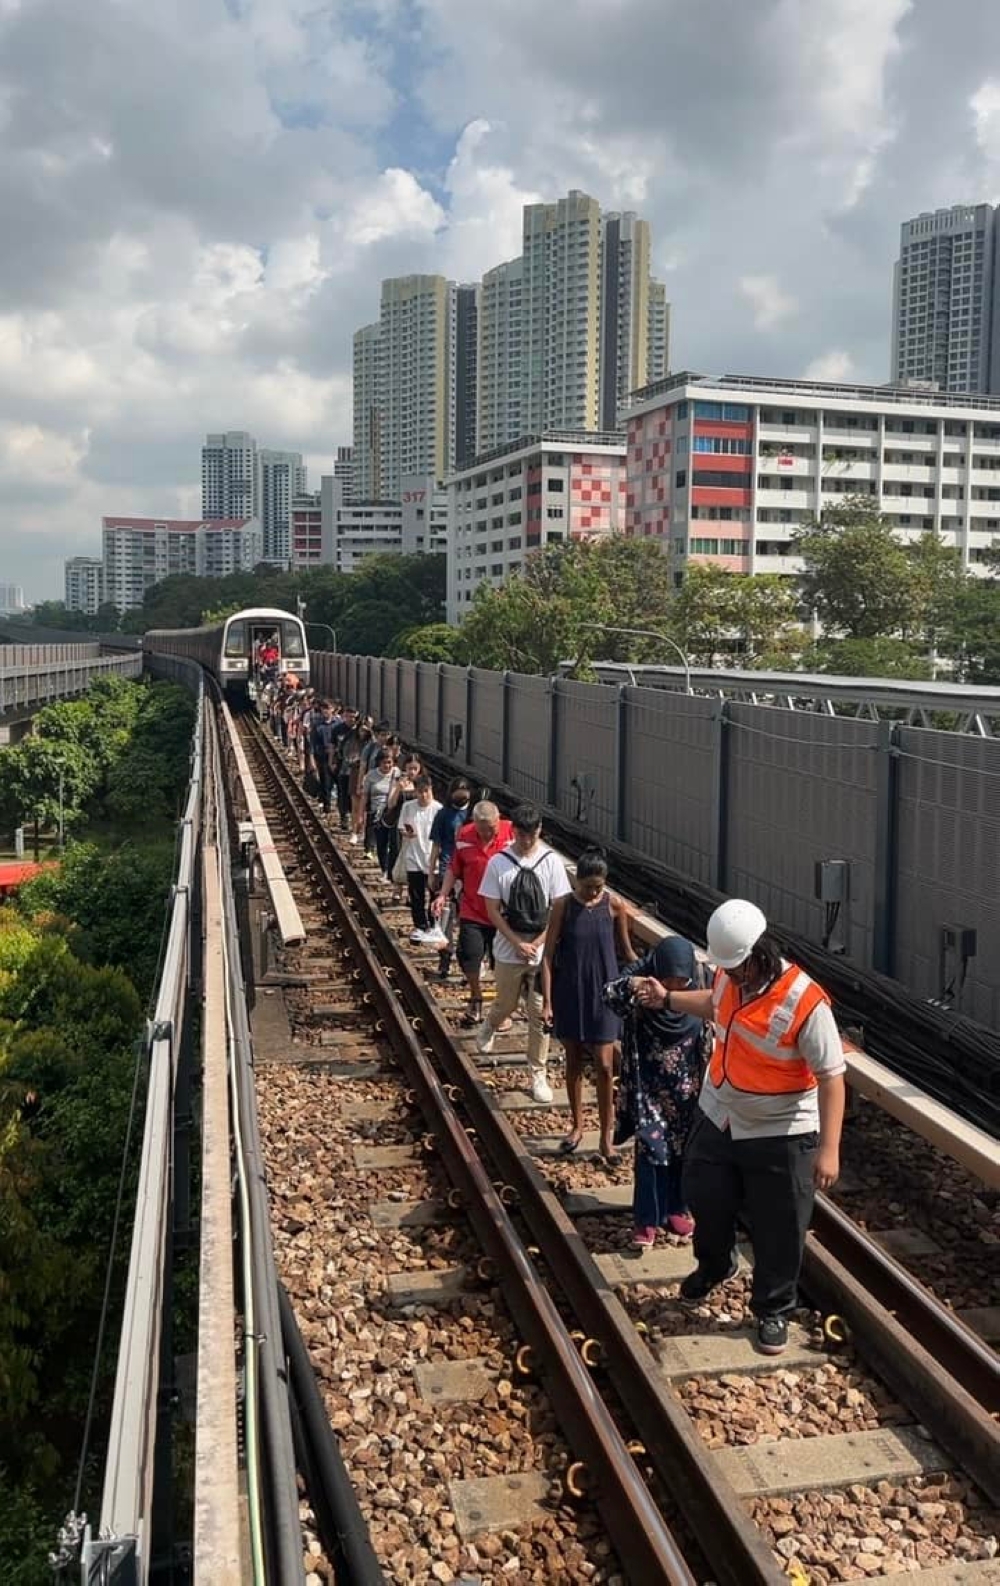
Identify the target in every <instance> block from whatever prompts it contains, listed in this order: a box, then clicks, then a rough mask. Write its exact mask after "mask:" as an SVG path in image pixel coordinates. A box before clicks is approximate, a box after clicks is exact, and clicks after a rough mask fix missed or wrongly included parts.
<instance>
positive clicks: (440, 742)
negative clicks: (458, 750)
mask: <svg viewBox="0 0 1000 1586" xmlns="http://www.w3.org/2000/svg"><path fill="white" fill-rule="evenodd" d="M444 665H445V664H444V662H443V661H439V662H438V669H437V679H438V686H437V747H438V754H442V753H443V752H444V745H445V738H444Z"/></svg>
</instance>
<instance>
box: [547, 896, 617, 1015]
mask: <svg viewBox="0 0 1000 1586" xmlns="http://www.w3.org/2000/svg"><path fill="white" fill-rule="evenodd" d="M617 975H618V956H617V952H616V949H615V921H614V915H613V914H612V912H611V899H610V898H609V897H608V895H607V893H605V894H604V895H603V897H601V898H600V899H599V900H598V901H597V903H595V904H594V906H593V907H592V908H589V909H588V908H587V907H586V906H585V905H584V904H582V903H580V902H579V901H578V900H577V899H576V898H575V897H573V895H572V894H570V896H569V897H568V898H567V899H566V912H565V914H564V915H563V928H562V935H561V936H560V938H559V945H558V947H557V948H556V954H555V962H554V965H553V974H552V1020H553V1024H554V1025H555V1033H556V1035H557V1036H558V1037H559V1039H560V1040H562V1041H589V1042H592V1043H593V1044H594V1045H595V1046H596V1045H600V1046H606V1045H608V1044H609V1043H610V1042H612V1041H617V1040H618V1039H619V1037H620V1035H621V1028H622V1027H621V1020H620V1019H619V1018H617V1017H616V1016H615V1014H613V1013H612V1012H611V1010H610V1008H608V1007H606V1006H605V1003H604V1000H603V992H604V988H605V986H606V985H607V983H608V981H609V980H614V979H615V978H616V976H617Z"/></svg>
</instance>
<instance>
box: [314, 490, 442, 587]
mask: <svg viewBox="0 0 1000 1586" xmlns="http://www.w3.org/2000/svg"><path fill="white" fill-rule="evenodd" d="M446 547H447V499H446V496H445V492H444V490H443V489H442V488H441V487H440V486H439V485H437V484H436V483H435V481H434V478H433V477H429V478H424V477H423V476H422V475H417V476H415V477H410V478H405V479H404V480H403V489H402V492H401V499H400V500H399V501H348V500H347V499H346V497H345V494H344V482H343V480H342V479H340V478H338V477H337V476H335V475H329V474H327V475H325V476H324V478H323V479H322V481H321V484H320V489H319V491H318V492H317V494H316V495H315V496H300V497H298V498H297V500H296V502H295V504H294V506H293V509H292V566H293V567H318V566H327V567H335V568H336V569H337V571H338V572H340V573H353V572H356V571H357V568H358V566H359V565H360V563H361V562H362V561H363V560H364V558H365V557H366V556H376V555H379V554H380V553H381V554H383V555H384V554H391V553H396V554H403V555H406V556H418V555H427V554H429V553H432V552H440V553H442V554H443V553H444V551H445V549H446Z"/></svg>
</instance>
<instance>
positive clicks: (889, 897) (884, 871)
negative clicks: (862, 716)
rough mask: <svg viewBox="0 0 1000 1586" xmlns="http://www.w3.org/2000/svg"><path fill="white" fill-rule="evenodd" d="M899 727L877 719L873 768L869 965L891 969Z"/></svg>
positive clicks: (893, 957) (883, 970)
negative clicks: (872, 847) (871, 903)
mask: <svg viewBox="0 0 1000 1586" xmlns="http://www.w3.org/2000/svg"><path fill="white" fill-rule="evenodd" d="M898 743H899V728H898V726H897V724H896V723H895V722H891V721H880V722H879V724H878V739H877V742H876V753H877V760H876V770H875V899H874V919H873V922H872V923H873V930H872V967H873V968H874V969H877V970H878V971H879V973H880V974H883V975H892V974H894V973H895V963H896V892H897V882H898V876H897V873H896V837H897V830H898V825H899V759H898V756H897V753H896V749H897V745H898Z"/></svg>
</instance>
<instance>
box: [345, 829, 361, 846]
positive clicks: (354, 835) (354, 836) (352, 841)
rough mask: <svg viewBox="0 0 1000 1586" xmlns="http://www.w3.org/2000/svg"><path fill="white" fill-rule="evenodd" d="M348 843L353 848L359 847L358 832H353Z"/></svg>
mask: <svg viewBox="0 0 1000 1586" xmlns="http://www.w3.org/2000/svg"><path fill="white" fill-rule="evenodd" d="M347 841H348V844H349V846H350V847H351V848H356V847H357V846H358V842H359V841H360V839H359V837H358V834H357V832H352V833H351V835H350V837H348V839H347Z"/></svg>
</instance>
